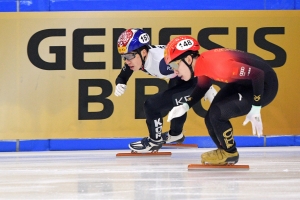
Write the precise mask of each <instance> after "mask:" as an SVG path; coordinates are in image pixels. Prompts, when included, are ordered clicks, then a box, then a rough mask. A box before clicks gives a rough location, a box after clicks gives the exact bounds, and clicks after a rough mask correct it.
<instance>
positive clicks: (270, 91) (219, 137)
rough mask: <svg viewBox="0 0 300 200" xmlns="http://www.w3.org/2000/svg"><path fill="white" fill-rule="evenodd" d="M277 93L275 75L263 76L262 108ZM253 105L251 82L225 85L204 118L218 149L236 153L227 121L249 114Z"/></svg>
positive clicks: (231, 129) (230, 128)
mask: <svg viewBox="0 0 300 200" xmlns="http://www.w3.org/2000/svg"><path fill="white" fill-rule="evenodd" d="M277 91H278V80H277V76H276V74H275V73H271V72H269V73H268V74H266V75H265V84H264V93H263V95H262V100H261V101H262V107H264V106H266V105H268V104H269V103H270V102H272V101H273V99H274V98H275V96H276V94H277ZM252 103H253V89H252V85H251V82H250V81H249V82H248V83H247V82H243V83H241V82H240V83H239V82H236V83H229V84H226V85H225V86H224V87H223V88H222V89H221V90H220V91H219V92H218V93H217V95H216V96H215V98H214V100H213V102H212V104H211V106H210V108H209V109H208V111H207V114H206V116H205V124H206V127H207V129H208V133H209V135H210V136H211V138H212V140H213V141H214V143H215V144H216V145H217V147H218V148H222V149H224V150H226V151H227V152H235V151H236V143H235V141H234V139H233V127H232V125H231V123H230V121H229V119H231V118H234V117H239V116H243V115H246V114H248V113H249V111H250V110H251V107H252Z"/></svg>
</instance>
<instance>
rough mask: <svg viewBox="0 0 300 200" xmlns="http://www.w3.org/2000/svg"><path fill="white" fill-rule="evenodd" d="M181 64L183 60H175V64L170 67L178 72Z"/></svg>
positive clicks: (171, 63)
mask: <svg viewBox="0 0 300 200" xmlns="http://www.w3.org/2000/svg"><path fill="white" fill-rule="evenodd" d="M180 62H181V59H179V60H175V61H173V62H170V63H169V66H170V67H171V68H172V69H173V70H178V67H179V63H180Z"/></svg>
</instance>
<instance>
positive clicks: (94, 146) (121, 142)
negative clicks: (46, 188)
mask: <svg viewBox="0 0 300 200" xmlns="http://www.w3.org/2000/svg"><path fill="white" fill-rule="evenodd" d="M139 139H140V138H96V139H50V140H20V141H19V151H73V150H119V149H120V150H121V149H124V150H128V151H129V148H128V144H129V143H130V142H134V141H137V140H139ZM235 140H236V142H237V147H238V148H239V147H264V146H265V147H274V146H300V136H276V137H275V136H274V137H273V136H268V137H266V143H264V138H263V137H261V138H257V137H255V136H236V137H235ZM184 143H185V144H198V148H215V145H214V144H213V142H212V141H211V139H210V137H208V136H198V137H189V136H187V137H186V140H185V142H184ZM14 151H16V141H0V152H14Z"/></svg>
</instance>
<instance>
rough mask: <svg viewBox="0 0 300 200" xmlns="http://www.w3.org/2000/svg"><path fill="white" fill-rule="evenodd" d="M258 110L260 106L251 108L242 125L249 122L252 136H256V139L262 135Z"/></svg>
mask: <svg viewBox="0 0 300 200" xmlns="http://www.w3.org/2000/svg"><path fill="white" fill-rule="evenodd" d="M260 109H261V106H253V105H252V108H251V110H250V112H249V113H248V114H247V116H246V119H245V121H244V123H243V125H244V126H245V125H246V124H247V123H248V122H249V121H250V122H251V124H252V132H253V135H257V136H258V137H260V136H262V135H263V132H262V130H263V125H262V121H261V115H260Z"/></svg>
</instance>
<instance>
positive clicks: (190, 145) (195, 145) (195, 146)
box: [163, 143, 198, 149]
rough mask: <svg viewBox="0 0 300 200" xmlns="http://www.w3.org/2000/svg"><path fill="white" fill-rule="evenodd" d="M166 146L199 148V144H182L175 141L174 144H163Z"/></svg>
mask: <svg viewBox="0 0 300 200" xmlns="http://www.w3.org/2000/svg"><path fill="white" fill-rule="evenodd" d="M163 147H164V148H174V149H176V148H177V149H181V148H198V145H197V144H181V143H177V144H176V143H174V144H163Z"/></svg>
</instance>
